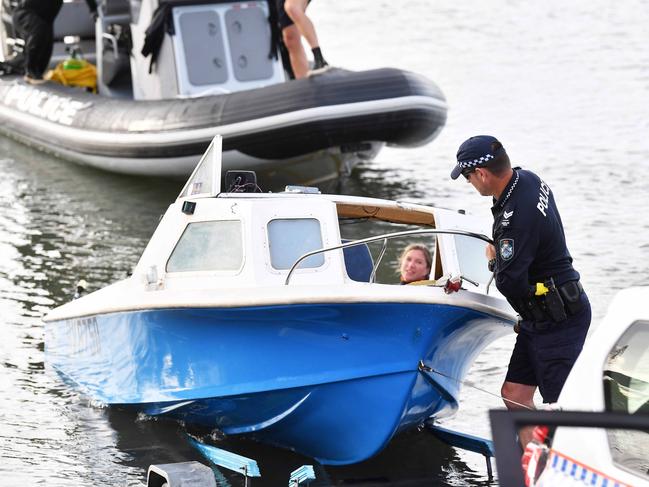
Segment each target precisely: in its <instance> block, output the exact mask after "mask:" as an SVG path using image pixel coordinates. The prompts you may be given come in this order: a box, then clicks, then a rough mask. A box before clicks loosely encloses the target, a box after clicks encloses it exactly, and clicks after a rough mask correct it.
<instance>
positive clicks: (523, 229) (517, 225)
mask: <svg viewBox="0 0 649 487" xmlns="http://www.w3.org/2000/svg"><path fill="white" fill-rule="evenodd" d="M491 212H492V214H493V216H494V224H493V240H494V245H495V247H496V287H497V288H498V290H499V291H500V292H501V294H502V295H503V296H505V297H506V298H507V299H508V300H510V302H511V300H512V299H514V300H515V299H520V298H527V297H529V296H530V295H532V294H534V290H535V287H534V286H535V283H537V282H544V281H545V280H547V279H548V278H549V277H552V278H553V279H554V282H555V284H556V285H561V284H563V283H565V282H567V281H571V280H578V279H579V273H578V272H577V271H576V270H575V269H574V268H573V267H572V257H571V256H570V252H568V248H567V247H566V237H565V234H564V231H563V224H562V223H561V217H560V216H559V210H557V205H556V203H555V201H554V196H553V195H552V191H551V190H550V187H549V186H548V185H547V184H546V183H545V182H543V180H541V178H539V177H538V176H537V175H536V174H534V173H533V172H531V171H527V170H524V169H521V168H519V167H517V168H514V174H513V175H512V178H511V179H510V181H509V183H508V184H507V186H506V187H505V189H504V191H503V192H502V194H501V195H500V198H499V199H498V201H494V205H493V207H492V208H491ZM512 304H514V303H512Z"/></svg>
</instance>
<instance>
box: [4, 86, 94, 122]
mask: <svg viewBox="0 0 649 487" xmlns="http://www.w3.org/2000/svg"><path fill="white" fill-rule="evenodd" d="M4 102H5V105H7V106H14V107H16V108H17V109H18V110H20V111H21V112H25V113H29V114H31V115H35V116H37V117H40V118H44V119H46V120H49V121H50V122H57V123H60V124H63V125H72V122H74V118H75V117H76V115H77V113H78V112H79V111H80V110H83V109H84V108H87V107H89V106H90V105H91V104H90V103H83V102H80V101H78V100H73V99H72V98H70V97H67V96H59V95H55V94H53V93H47V92H46V91H42V90H37V89H34V88H31V87H28V86H22V85H14V86H12V87H11V88H10V89H9V91H8V92H7V94H6V95H5V99H4Z"/></svg>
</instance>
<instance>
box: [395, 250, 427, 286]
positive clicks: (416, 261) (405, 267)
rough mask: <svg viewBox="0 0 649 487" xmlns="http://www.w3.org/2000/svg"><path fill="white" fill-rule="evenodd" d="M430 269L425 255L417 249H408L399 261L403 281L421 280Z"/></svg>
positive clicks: (425, 277)
mask: <svg viewBox="0 0 649 487" xmlns="http://www.w3.org/2000/svg"><path fill="white" fill-rule="evenodd" d="M428 274H430V269H429V268H428V263H427V262H426V255H425V254H424V253H423V252H422V251H421V250H419V249H412V250H410V251H409V252H408V253H407V254H406V255H405V257H404V258H403V260H402V261H401V280H402V281H403V282H414V281H421V280H423V279H427V278H428Z"/></svg>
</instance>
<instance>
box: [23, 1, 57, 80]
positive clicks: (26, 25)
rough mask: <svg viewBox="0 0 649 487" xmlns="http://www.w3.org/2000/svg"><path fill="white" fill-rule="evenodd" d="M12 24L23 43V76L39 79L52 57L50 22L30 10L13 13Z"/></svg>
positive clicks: (52, 36) (52, 35)
mask: <svg viewBox="0 0 649 487" xmlns="http://www.w3.org/2000/svg"><path fill="white" fill-rule="evenodd" d="M13 23H14V27H15V29H16V33H17V34H18V35H19V36H20V37H22V38H23V39H24V41H25V74H26V75H27V76H28V77H29V78H32V79H41V78H42V77H43V74H44V73H45V70H46V69H47V66H48V64H49V62H50V57H51V56H52V48H53V45H54V32H53V26H52V22H47V21H46V20H44V19H42V18H41V17H39V16H38V15H37V14H35V13H34V12H32V11H30V10H23V9H18V10H16V11H15V12H14V15H13Z"/></svg>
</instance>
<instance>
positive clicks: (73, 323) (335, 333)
mask: <svg viewBox="0 0 649 487" xmlns="http://www.w3.org/2000/svg"><path fill="white" fill-rule="evenodd" d="M510 329H511V323H505V322H503V321H499V320H497V319H494V318H493V317H490V316H488V315H485V314H483V313H480V312H476V311H472V310H468V309H465V308H459V307H454V306H448V305H432V304H431V305H426V304H403V303H360V304H313V305H290V306H264V307H248V308H209V309H164V310H150V311H133V312H128V313H115V314H106V315H98V316H95V317H89V318H79V319H71V320H65V321H58V322H51V323H47V324H46V355H47V360H48V363H49V364H50V365H52V366H53V367H55V368H56V369H57V370H58V371H59V372H61V373H62V374H63V375H64V376H66V377H67V378H69V379H71V380H72V381H73V382H74V383H76V384H77V386H78V387H79V388H80V389H81V390H82V391H83V392H85V393H86V394H88V395H89V396H90V397H92V398H93V399H95V400H98V401H101V402H103V403H105V404H108V405H116V406H122V407H129V408H136V409H138V410H140V411H143V412H145V413H147V414H150V415H164V416H170V417H173V418H179V419H183V420H185V421H187V422H189V423H196V424H201V425H205V426H208V427H212V428H218V429H220V430H222V431H223V432H225V433H226V434H245V435H248V436H250V437H254V438H257V439H259V440H261V441H264V442H267V443H271V444H274V445H278V446H282V447H285V448H289V449H292V450H295V451H298V452H300V453H302V454H305V455H309V456H311V457H314V458H316V459H317V460H318V461H320V462H321V463H325V464H349V463H356V462H360V461H362V460H365V459H367V458H369V457H371V456H373V455H374V454H376V453H378V452H379V451H380V450H381V449H382V448H383V447H384V446H385V445H386V444H387V443H388V442H389V441H390V439H391V438H392V437H393V436H394V435H395V434H396V433H397V432H399V431H401V430H404V429H407V428H410V427H413V426H416V425H418V424H420V423H421V422H422V421H424V420H425V419H426V418H427V417H429V416H435V415H438V416H439V415H446V414H450V413H452V412H453V411H454V410H455V409H456V408H457V397H458V393H459V389H458V388H459V383H458V382H457V381H454V380H450V379H447V378H445V377H444V376H442V375H439V376H434V377H431V376H426V375H424V373H422V372H420V371H419V370H418V367H417V366H418V363H419V361H420V360H423V361H424V362H425V363H426V365H429V366H431V367H433V368H434V369H435V370H438V371H439V372H442V373H443V374H444V375H448V376H449V377H454V378H463V377H464V375H465V374H466V372H467V371H468V369H469V367H470V366H471V363H472V361H473V359H474V358H475V356H476V355H477V354H478V353H479V352H480V351H481V350H482V349H483V348H484V347H485V346H486V345H488V344H489V343H491V342H492V341H493V340H495V339H496V338H498V337H500V336H502V335H503V334H505V333H507V331H508V330H510Z"/></svg>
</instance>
